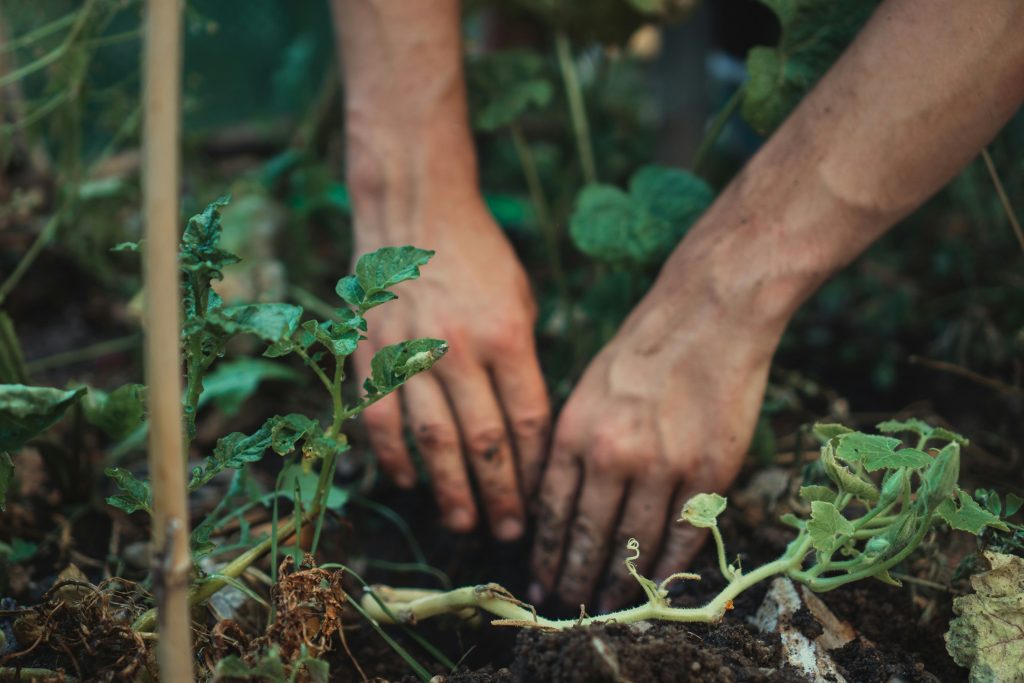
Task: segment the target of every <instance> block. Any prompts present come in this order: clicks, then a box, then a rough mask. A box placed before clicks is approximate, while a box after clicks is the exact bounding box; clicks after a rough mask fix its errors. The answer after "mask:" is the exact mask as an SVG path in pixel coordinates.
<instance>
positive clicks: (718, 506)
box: [678, 493, 728, 529]
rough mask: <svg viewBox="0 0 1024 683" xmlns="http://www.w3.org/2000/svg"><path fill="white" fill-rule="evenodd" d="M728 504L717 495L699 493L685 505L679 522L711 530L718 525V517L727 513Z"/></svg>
mask: <svg viewBox="0 0 1024 683" xmlns="http://www.w3.org/2000/svg"><path fill="white" fill-rule="evenodd" d="M727 504H728V501H727V500H726V499H725V498H723V497H722V496H720V495H718V494H717V493H698V494H697V495H695V496H694V497H693V498H691V499H690V500H688V501H686V503H685V504H684V505H683V510H682V512H680V513H679V520H678V521H680V522H689V523H690V524H692V525H693V526H695V527H700V528H702V529H709V528H711V527H713V526H717V525H718V516H719V515H720V514H722V513H723V512H725V506H726V505H727Z"/></svg>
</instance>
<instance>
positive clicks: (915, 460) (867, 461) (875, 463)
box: [864, 448, 932, 472]
mask: <svg viewBox="0 0 1024 683" xmlns="http://www.w3.org/2000/svg"><path fill="white" fill-rule="evenodd" d="M931 464H932V456H930V455H928V454H927V453H925V452H924V451H919V450H917V449H916V448H901V449H900V450H898V451H895V452H884V451H877V452H873V453H868V454H865V456H864V469H866V470H867V471H868V472H875V471H877V470H880V469H882V468H887V469H891V470H895V469H899V468H900V467H910V468H912V469H918V468H921V467H928V466H929V465H931Z"/></svg>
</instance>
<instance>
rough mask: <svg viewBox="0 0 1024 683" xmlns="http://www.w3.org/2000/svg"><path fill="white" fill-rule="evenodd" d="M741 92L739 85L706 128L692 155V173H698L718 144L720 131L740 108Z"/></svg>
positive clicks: (742, 89) (742, 90) (741, 87)
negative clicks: (706, 130)
mask: <svg viewBox="0 0 1024 683" xmlns="http://www.w3.org/2000/svg"><path fill="white" fill-rule="evenodd" d="M743 92H744V88H743V86H742V85H741V86H740V87H739V88H737V89H736V92H734V93H733V94H732V96H731V97H730V98H729V100H728V101H727V102H726V103H725V106H724V107H722V110H721V111H719V112H718V113H717V114H716V115H715V118H714V119H713V120H712V121H711V127H710V128H708V132H707V133H706V134H705V135H704V138H703V139H702V140H701V141H700V146H699V147H697V151H696V153H694V155H693V172H694V173H700V170H701V168H702V167H703V166H704V164H705V163H706V162H707V158H708V155H709V154H711V150H713V149H714V148H715V143H716V142H718V138H719V137H721V135H722V131H723V130H725V124H727V123H729V119H731V118H732V115H733V114H735V113H736V109H737V108H738V107H739V106H740V103H741V102H743Z"/></svg>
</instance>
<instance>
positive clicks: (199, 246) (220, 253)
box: [178, 196, 238, 279]
mask: <svg viewBox="0 0 1024 683" xmlns="http://www.w3.org/2000/svg"><path fill="white" fill-rule="evenodd" d="M230 201H231V198H230V197H228V196H224V197H220V198H219V199H215V200H214V201H212V202H210V203H209V204H208V205H207V207H206V208H205V209H203V212H202V213H199V214H196V215H195V216H192V218H190V219H188V223H187V224H186V225H185V232H184V234H183V235H182V238H181V252H180V253H179V255H178V260H179V262H180V263H181V267H182V270H185V271H186V272H194V273H201V274H202V277H203V278H204V279H219V278H220V271H221V269H223V268H224V267H225V266H229V265H231V264H233V263H238V257H237V256H235V255H234V254H232V253H230V252H227V251H224V250H223V249H221V248H220V247H219V245H220V236H221V232H222V229H221V221H220V209H221V208H222V207H225V206H227V205H228V203H229V202H230Z"/></svg>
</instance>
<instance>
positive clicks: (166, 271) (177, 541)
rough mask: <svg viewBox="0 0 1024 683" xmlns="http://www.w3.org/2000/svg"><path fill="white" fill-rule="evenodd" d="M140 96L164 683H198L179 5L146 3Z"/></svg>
mask: <svg viewBox="0 0 1024 683" xmlns="http://www.w3.org/2000/svg"><path fill="white" fill-rule="evenodd" d="M146 4H147V14H146V17H147V18H146V40H145V44H146V46H145V55H144V84H145V89H144V90H145V92H144V94H143V111H144V115H143V119H144V120H143V151H144V155H145V157H144V160H143V164H144V165H143V209H144V212H145V223H146V248H145V250H144V259H143V263H144V271H145V273H144V274H145V293H146V308H145V311H146V312H145V322H146V337H145V362H146V381H147V384H148V386H149V389H148V396H149V420H150V430H149V465H150V474H151V480H152V482H153V563H154V564H153V584H154V591H155V593H156V596H157V610H158V622H157V623H158V629H159V633H160V639H159V641H158V643H157V658H158V661H159V665H160V680H161V681H162V682H163V683H184V682H186V681H187V682H191V681H192V680H193V668H192V643H191V635H192V634H191V621H190V619H189V607H188V579H189V572H190V571H191V567H192V560H191V557H190V556H189V547H188V532H189V529H188V511H187V500H186V493H185V461H184V452H183V437H182V419H181V357H180V350H179V344H178V340H179V339H180V338H181V329H180V325H181V323H180V320H179V309H180V304H179V301H178V261H177V256H178V221H179V209H178V201H179V178H178V175H179V168H180V159H179V153H180V148H179V144H178V141H179V138H180V116H181V5H180V3H179V2H178V1H177V0H147V3H146Z"/></svg>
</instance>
